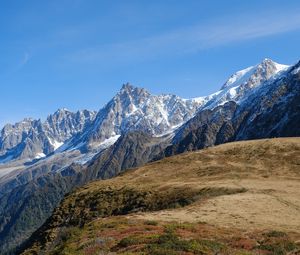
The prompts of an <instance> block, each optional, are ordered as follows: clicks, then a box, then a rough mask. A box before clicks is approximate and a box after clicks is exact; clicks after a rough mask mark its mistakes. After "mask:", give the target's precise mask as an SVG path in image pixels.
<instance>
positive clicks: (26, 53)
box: [18, 51, 31, 69]
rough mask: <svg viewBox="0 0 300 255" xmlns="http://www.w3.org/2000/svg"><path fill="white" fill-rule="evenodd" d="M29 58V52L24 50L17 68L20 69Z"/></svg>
mask: <svg viewBox="0 0 300 255" xmlns="http://www.w3.org/2000/svg"><path fill="white" fill-rule="evenodd" d="M30 58H31V56H30V54H29V52H27V51H26V52H24V54H23V57H22V59H21V61H20V63H19V66H18V69H20V68H22V67H23V66H25V65H26V64H27V63H28V61H29V60H30Z"/></svg>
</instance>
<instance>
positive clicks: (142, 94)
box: [64, 83, 202, 149]
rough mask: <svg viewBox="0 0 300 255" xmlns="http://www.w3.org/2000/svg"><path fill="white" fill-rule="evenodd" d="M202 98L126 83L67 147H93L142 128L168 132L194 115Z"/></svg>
mask: <svg viewBox="0 0 300 255" xmlns="http://www.w3.org/2000/svg"><path fill="white" fill-rule="evenodd" d="M201 104H202V102H201V101H199V100H197V99H182V98H180V97H178V96H175V95H158V96H156V95H151V94H150V93H149V92H148V91H147V90H145V89H143V88H138V87H134V86H132V85H130V84H128V83H127V84H124V85H123V87H122V88H121V90H120V91H119V92H118V93H117V95H116V96H115V97H114V98H113V99H112V100H111V101H109V102H108V103H107V105H105V107H103V108H102V109H101V110H100V111H99V112H98V113H97V116H96V117H95V120H94V121H93V123H91V124H90V125H89V126H88V127H87V128H85V129H84V130H83V132H82V133H81V134H80V135H79V136H75V137H74V138H73V139H71V140H70V141H69V142H68V144H67V145H66V146H65V147H64V149H70V148H85V149H92V148H95V147H97V146H98V145H99V143H101V142H103V141H105V140H106V139H109V138H112V137H115V136H119V135H121V134H123V133H126V132H129V131H134V130H139V131H143V132H146V133H149V134H151V135H153V136H159V135H164V134H166V133H168V132H170V131H171V130H173V129H175V128H176V127H178V126H180V125H181V124H183V123H184V122H186V121H187V120H189V119H190V118H191V117H193V116H194V115H195V113H196V111H197V110H198V108H199V107H200V106H201Z"/></svg>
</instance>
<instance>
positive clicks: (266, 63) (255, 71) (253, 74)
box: [221, 58, 289, 90]
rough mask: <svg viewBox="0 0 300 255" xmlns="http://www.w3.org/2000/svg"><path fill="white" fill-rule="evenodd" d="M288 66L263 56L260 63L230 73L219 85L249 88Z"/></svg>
mask: <svg viewBox="0 0 300 255" xmlns="http://www.w3.org/2000/svg"><path fill="white" fill-rule="evenodd" d="M288 67H289V66H287V65H282V64H278V63H276V62H274V61H273V60H271V59H269V58H265V59H263V60H262V62H261V63H259V64H257V65H255V66H250V67H248V68H245V69H243V70H240V71H238V72H236V73H234V74H233V75H231V76H230V78H229V79H228V80H227V81H226V82H225V84H224V85H223V86H222V87H221V90H223V89H226V88H229V87H236V86H240V85H247V87H249V88H253V87H256V86H257V85H259V84H261V83H262V82H264V81H266V80H268V79H270V78H271V77H273V76H275V75H276V74H277V73H279V72H281V71H284V70H287V69H288Z"/></svg>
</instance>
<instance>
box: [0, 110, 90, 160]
mask: <svg viewBox="0 0 300 255" xmlns="http://www.w3.org/2000/svg"><path fill="white" fill-rule="evenodd" d="M94 117H95V112H92V111H88V110H83V111H78V112H75V113H74V112H70V111H68V110H67V109H59V110H57V111H56V112H55V113H54V114H51V115H49V116H48V117H47V119H46V120H45V122H42V121H41V120H33V119H30V118H29V119H24V120H23V121H21V122H18V123H16V124H14V125H11V124H7V125H5V126H4V127H3V129H2V130H1V136H0V163H1V162H2V163H6V162H9V161H11V160H25V161H28V160H33V159H39V158H43V157H46V156H47V155H49V154H50V153H52V152H54V151H55V150H56V149H57V148H59V147H60V146H61V145H62V144H63V143H64V142H65V141H66V140H68V139H69V138H71V137H72V136H74V135H75V134H77V133H78V132H80V131H82V130H83V128H84V127H85V126H86V125H87V124H89V123H90V122H91V121H92V120H93V119H94Z"/></svg>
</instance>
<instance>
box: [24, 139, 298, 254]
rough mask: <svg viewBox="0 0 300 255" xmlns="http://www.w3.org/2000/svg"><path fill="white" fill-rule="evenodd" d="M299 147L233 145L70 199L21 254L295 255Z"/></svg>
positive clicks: (152, 167)
mask: <svg viewBox="0 0 300 255" xmlns="http://www.w3.org/2000/svg"><path fill="white" fill-rule="evenodd" d="M299 240H300V138H284V139H268V140H256V141H247V142H237V143H228V144H224V145H220V146H216V147H213V148H209V149H204V150H201V151H197V152H190V153H185V154H181V155H178V156H174V157H170V158H166V159H164V160H161V161H157V162H154V163H150V164H147V165H145V166H144V167H140V168H138V169H133V170H130V171H127V172H126V173H124V174H122V175H120V176H118V177H116V178H114V179H110V180H105V181H95V182H91V183H90V184H88V185H86V186H84V187H82V188H80V189H77V190H76V191H75V192H73V193H71V194H69V195H68V196H66V197H65V199H64V200H63V202H62V203H61V205H60V206H59V207H58V208H57V209H56V210H55V211H54V213H53V215H52V216H51V217H50V218H49V219H48V221H47V222H46V223H45V224H44V225H43V226H42V228H40V229H39V230H38V231H37V232H36V233H35V234H34V235H33V236H32V238H31V239H30V241H29V242H28V243H27V244H26V248H27V249H26V251H25V252H24V253H23V254H37V253H38V252H41V251H43V252H44V253H46V254H115V253H117V254H218V252H219V254H287V253H289V254H297V252H300V251H299V249H300V244H299Z"/></svg>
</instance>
